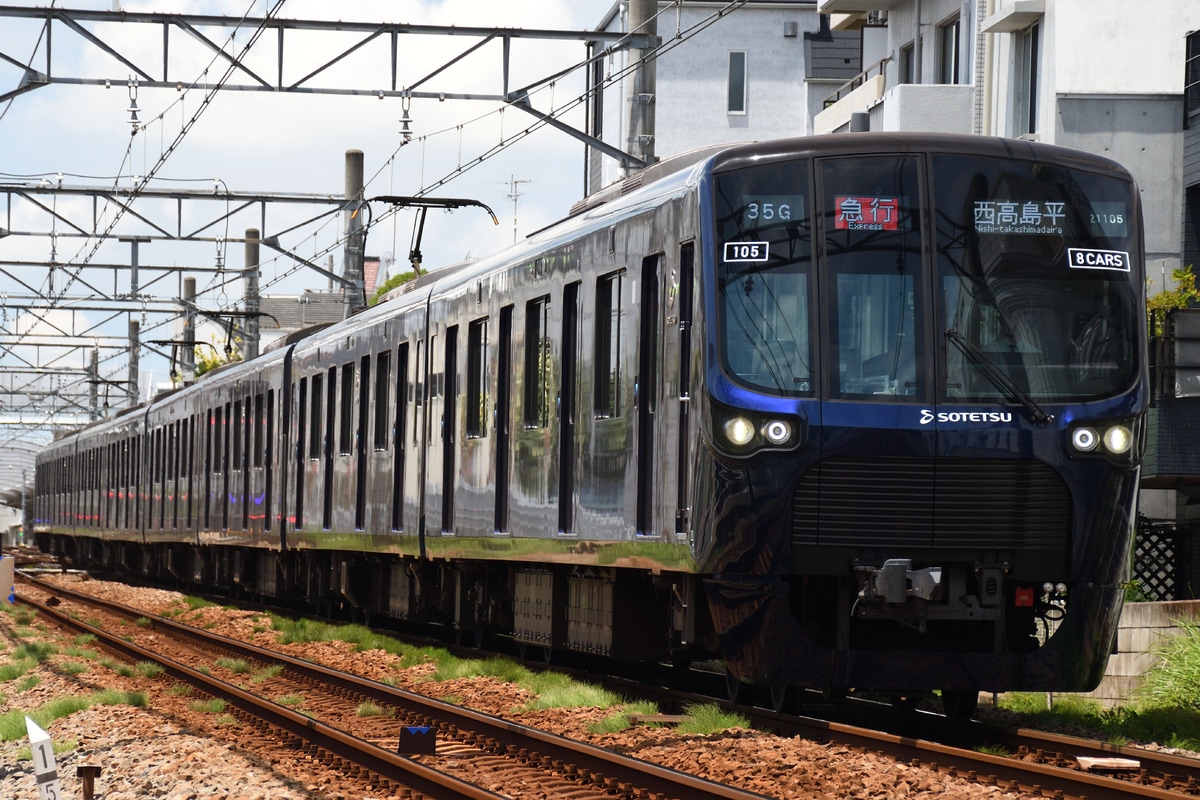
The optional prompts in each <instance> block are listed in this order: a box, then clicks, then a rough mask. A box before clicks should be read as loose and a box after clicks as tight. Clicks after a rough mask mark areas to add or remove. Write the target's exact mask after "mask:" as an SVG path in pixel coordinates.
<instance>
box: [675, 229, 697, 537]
mask: <svg viewBox="0 0 1200 800" xmlns="http://www.w3.org/2000/svg"><path fill="white" fill-rule="evenodd" d="M694 257H695V246H694V245H693V243H691V242H687V243H685V244H684V245H683V246H681V247H680V248H679V292H678V297H677V300H678V309H679V310H678V318H677V323H678V327H679V338H678V340H677V343H678V345H679V391H678V392H677V395H678V398H679V399H678V409H679V411H678V415H679V416H678V419H677V421H676V426H675V430H676V437H677V440H678V442H677V448H678V455H677V458H676V459H675V471H676V474H675V478H676V487H675V494H676V504H675V533H679V534H682V533H687V532H688V528H689V523H690V520H689V514H690V512H691V498H690V497H689V495H688V486H689V477H690V476H689V473H688V465H689V464H690V463H691V460H692V459H691V452H690V449H689V447H690V443H691V442H692V436H691V435H690V433H689V428H690V411H691V401H692V397H691V395H692V294H693V292H692V286H693V281H694V280H695V265H694V263H693V261H694Z"/></svg>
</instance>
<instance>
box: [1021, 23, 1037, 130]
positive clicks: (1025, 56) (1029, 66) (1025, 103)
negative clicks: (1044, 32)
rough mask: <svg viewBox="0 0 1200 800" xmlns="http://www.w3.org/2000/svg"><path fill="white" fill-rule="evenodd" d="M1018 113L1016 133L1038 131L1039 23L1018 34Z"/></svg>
mask: <svg viewBox="0 0 1200 800" xmlns="http://www.w3.org/2000/svg"><path fill="white" fill-rule="evenodd" d="M1017 37H1018V51H1019V52H1018V55H1017V70H1018V74H1017V87H1016V88H1017V98H1016V100H1017V109H1016V111H1017V113H1016V118H1015V121H1016V124H1017V129H1016V134H1017V135H1018V136H1020V135H1023V134H1026V133H1036V132H1037V101H1038V96H1037V85H1038V71H1039V66H1038V62H1039V57H1040V54H1039V50H1040V46H1039V45H1040V40H1041V26H1040V25H1039V24H1038V23H1036V22H1035V23H1034V24H1032V25H1030V26H1029V27H1028V28H1026V29H1025V30H1023V31H1021V32H1020V33H1018V34H1017Z"/></svg>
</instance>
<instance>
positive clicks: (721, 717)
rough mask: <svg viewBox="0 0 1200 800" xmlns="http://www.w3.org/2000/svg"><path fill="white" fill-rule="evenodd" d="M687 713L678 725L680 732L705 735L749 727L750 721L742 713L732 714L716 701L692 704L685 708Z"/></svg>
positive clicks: (684, 711)
mask: <svg viewBox="0 0 1200 800" xmlns="http://www.w3.org/2000/svg"><path fill="white" fill-rule="evenodd" d="M683 713H684V714H685V715H686V716H685V717H684V719H683V721H681V722H680V723H679V725H677V726H676V728H675V729H676V730H677V731H679V732H680V733H685V734H693V735H701V736H705V735H708V734H712V733H718V732H720V731H724V730H728V729H729V728H749V727H750V722H749V721H748V720H747V719H746V718H745V717H743V716H741V715H740V714H730V713H729V712H728V711H724V710H722V709H721V707H720V706H718V705H716V704H715V703H704V704H691V705H686V706H684V708H683Z"/></svg>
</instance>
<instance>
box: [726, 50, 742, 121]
mask: <svg viewBox="0 0 1200 800" xmlns="http://www.w3.org/2000/svg"><path fill="white" fill-rule="evenodd" d="M728 109H729V113H730V114H745V113H746V51H745V50H731V51H730V52H729V103H728Z"/></svg>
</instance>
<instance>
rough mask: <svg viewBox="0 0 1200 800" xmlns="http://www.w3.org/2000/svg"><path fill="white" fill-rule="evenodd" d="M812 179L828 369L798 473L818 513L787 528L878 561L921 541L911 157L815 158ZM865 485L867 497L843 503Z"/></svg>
mask: <svg viewBox="0 0 1200 800" xmlns="http://www.w3.org/2000/svg"><path fill="white" fill-rule="evenodd" d="M816 174H817V180H818V192H819V193H820V194H819V197H820V202H819V204H818V207H819V208H821V209H823V211H822V215H821V218H820V220H819V226H820V227H819V229H818V242H819V243H820V244H819V246H818V259H819V270H820V272H819V280H820V282H821V326H822V336H821V341H822V342H824V343H825V347H826V352H825V353H824V357H823V359H822V361H823V362H824V363H825V364H827V365H828V368H827V370H826V378H825V386H824V392H823V400H822V403H821V406H822V408H821V420H822V424H821V434H820V447H821V460H820V463H819V467H818V468H817V469H815V470H810V472H809V473H808V475H807V476H806V479H805V480H806V485H807V486H810V487H815V486H816V482H818V481H819V483H820V493H819V497H820V507H819V508H816V507H815V506H813V507H811V509H810V511H811V513H818V514H819V518H818V519H817V520H814V521H812V522H811V523H806V524H803V525H799V524H798V525H797V530H804V531H811V533H808V534H805V536H811V537H816V538H819V542H817V541H813V542H811V543H813V544H817V543H819V544H822V545H825V546H837V545H844V546H846V547H853V548H874V549H875V551H876V552H878V553H879V554H880V556H881V557H883V558H887V557H889V556H888V548H892V550H893V551H896V550H898V549H901V548H912V547H923V546H927V545H928V544H929V543H930V541H931V536H932V517H933V508H932V501H931V497H932V492H931V491H929V489H930V486H929V485H928V484H929V483H930V482H931V481H932V480H933V458H934V454H935V448H936V431H935V426H934V425H932V424H929V422H930V417H931V414H930V412H929V410H928V409H929V408H930V407H931V406H930V405H929V404H930V403H931V401H932V396H931V392H932V377H933V376H932V374H931V373H932V371H931V369H930V368H929V367H928V366H927V365H928V364H929V363H930V358H929V352H930V337H931V333H930V329H929V328H930V323H929V317H930V315H929V312H928V309H929V307H930V303H931V298H930V291H931V290H930V287H929V285H928V281H927V279H926V275H927V272H928V270H927V269H926V260H927V259H926V255H925V248H924V247H923V233H922V232H923V230H924V228H925V224H924V220H923V219H922V216H921V210H920V209H921V208H922V207H923V206H924V203H923V202H922V200H921V198H922V196H923V194H924V189H925V187H924V186H923V185H922V180H921V175H922V174H923V171H922V169H921V159H920V158H919V157H918V156H911V155H888V156H876V157H862V156H856V157H854V158H837V157H831V158H826V159H821V160H818V162H817V168H816ZM864 485H867V486H870V493H871V497H872V502H871V503H869V504H862V503H860V502H856V501H855V500H854V499H853V498H857V497H861V496H862V492H863V489H862V487H863V486H864ZM839 488H844V489H845V490H846V491H839ZM797 541H798V543H799V541H800V540H799V539H798V540H797ZM842 601H843V602H844V603H847V604H848V603H849V602H852V600H851V599H848V598H842ZM847 609H848V605H847Z"/></svg>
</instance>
